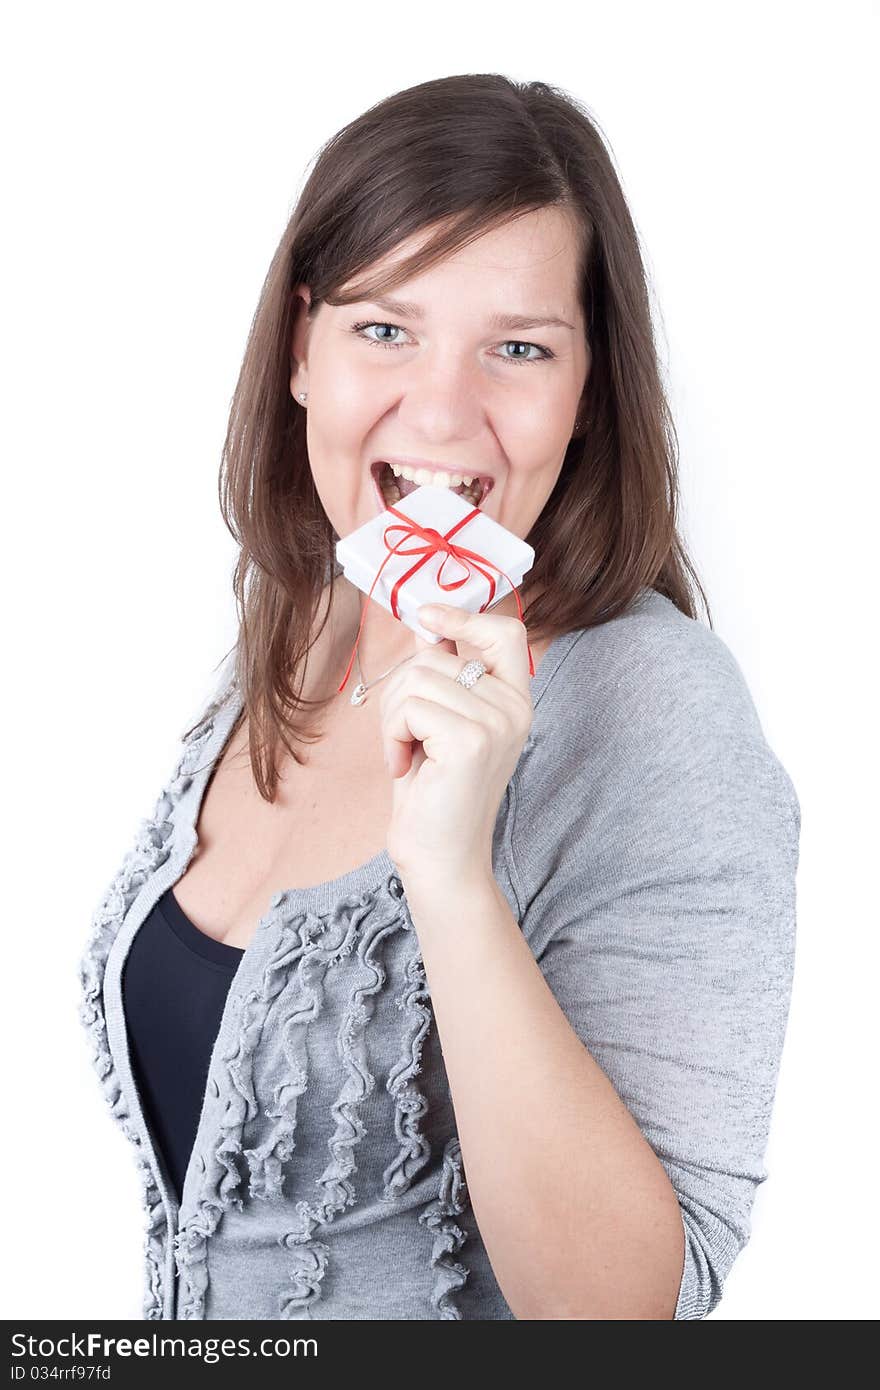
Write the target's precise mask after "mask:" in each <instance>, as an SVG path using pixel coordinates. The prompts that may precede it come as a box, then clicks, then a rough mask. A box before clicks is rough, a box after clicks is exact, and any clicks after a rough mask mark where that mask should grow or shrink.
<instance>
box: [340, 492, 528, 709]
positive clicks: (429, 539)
mask: <svg viewBox="0 0 880 1390" xmlns="http://www.w3.org/2000/svg"><path fill="white" fill-rule="evenodd" d="M385 510H386V511H389V512H391V513H392V515H393V516H397V517H400V520H401V521H402V522H403V525H402V526H386V527H385V530H384V531H383V532H382V540H383V542H384V545H385V549H386V550H387V551H388V554H387V555H386V556H385V559H384V560H383V561H382V563H381V565H380V566H379V568H378V570H377V571H376V577H375V579H374V580H373V582H372V584H371V585H370V592H369V593H368V594H367V604H368V603H369V600H370V599H371V598H372V597H373V590H374V589H375V587H376V585H377V583H378V582H379V576H380V575H381V573H382V571H383V569H384V568H385V566H386V565H387V564H388V561H389V560H390V559H391V557H392V555H421V557H422V558H421V559H420V560H418V561H417V562H416V563H415V564H414V565H413V566H412V568H411V569H409V570H407V572H406V574H402V575H401V576H400V578H399V579H398V580H397V582H396V584H395V585H394V588H393V589H392V590H391V612H392V613H393V614H394V616H395V618H397V619H398V621H400V611H399V608H398V603H397V595H398V593H399V591H400V590H401V588H402V587H403V585H404V584H405V583H406V582H407V580H408V579H411V578H412V576H413V575H414V574H415V573H416V571H417V570H420V569H421V567H422V565H426V564H427V563H428V561H429V560H430V559H431V557H432V556H433V555H436V554H437V553H438V552H439V551H441V550H443V551H445V552H446V554H445V555H444V557H443V561H442V563H441V565H440V568H439V570H438V571H437V583H438V584H439V585H440V588H441V589H446V590H447V591H449V590H450V589H460V588H461V586H462V584H466V583H467V582H468V580H469V579H470V577H471V567H470V565H469V564H468V560H471V561H473V563H474V565H475V566H476V568H477V569H478V570H479V571H480V573H481V574H482V575H483V577H484V579H485V580H486V582H487V584H488V585H489V597H488V598H487V599H486V602H485V603H484V604H483V605H482V607H481V608H480V609H479V610H478V611H479V612H480V613H482V612H484V610H485V609H486V608H488V607H489V604H490V603H491V602H492V600H493V598H494V597H495V580H494V579H493V578H492V575H491V574H489V573H488V571H487V570H485V569H483V566H484V565H491V566H492V568H493V569H494V570H497V571H498V573H499V574H503V575H504V578H505V579H506V580H507V582H508V584H510V587H511V589H512V590H513V596H514V598H515V599H516V606H517V610H518V612H519V620H520V622H522V613H523V611H522V604H521V603H520V598H519V593H518V592H517V587H516V585H515V584H512V583H511V580H510V576H509V575H508V574H505V572H504V570H503V569H501V567H500V566H499V565H496V564H495V562H494V560H490V559H488V558H487V557H486V556H485V555H481V554H480V552H479V551H478V550H467V549H466V548H465V547H464V546H460V545H453V544H452V543H451V541H450V537H451V536H454V535H455V533H456V531H460V530H461V528H462V527H463V526H466V525H467V524H468V522H469V521H471V520H472V519H473V518H474V517H475V516H479V515H480V509H479V507H474V509H473V511H470V512H468V514H467V516H463V517H462V518H461V520H460V521H456V523H455V525H454V526H450V528H449V530H448V531H447V532H446V533H445V535H441V534H440V532H439V531H435V530H434V527H433V526H420V525H419V523H418V522H417V521H414V520H413V518H412V517H411V516H407V515H406V513H405V512H399V511H398V510H397V508H396V507H394V506H393V505H392V504H391V503H389V504H388V506H387V507H386V509H385ZM392 531H402V532H403V535H402V536H401V538H400V540H399V541H398V542H397V544H396V545H394V546H392V545H391V543H390V542H389V540H388V536H389V535H390V533H391V532H392ZM417 537H421V539H422V541H423V542H424V544H423V545H418V544H417V545H415V546H413V548H412V549H410V550H403V549H402V548H401V547H402V546H403V545H404V543H405V541H407V540H408V539H410V538H413V539H415V538H417ZM450 555H451V556H454V557H455V559H456V560H458V561H459V562H460V563H461V564H462V565H463V566H464V569H465V571H466V573H465V574H464V576H463V577H462V578H461V579H454V580H453V581H452V582H451V583H449V584H444V582H443V566H444V565H445V564H446V561H447V559H448V558H449V556H450ZM366 616H367V605H364V606H363V611H362V613H361V621H360V625H359V627H358V630H357V636H356V637H355V640H354V647H353V648H352V652H351V656H350V657H349V659H348V666H347V667H346V671H345V676H344V677H343V681H342V684H341V685H340V687H339V690H337V692H336V693H337V694H339V692H340V691H342V690H344V689H345V686H346V682H347V681H348V678H349V676H350V675H351V668H352V664H353V662H354V658H355V654H356V652H357V649H358V643H359V642H360V640H361V629H362V628H363V626H364V621H365V619H366ZM527 645H528V647H529V675H530V676H533V675H534V674H535V663H534V661H533V659H532V648H531V646H530V645H529V644H527Z"/></svg>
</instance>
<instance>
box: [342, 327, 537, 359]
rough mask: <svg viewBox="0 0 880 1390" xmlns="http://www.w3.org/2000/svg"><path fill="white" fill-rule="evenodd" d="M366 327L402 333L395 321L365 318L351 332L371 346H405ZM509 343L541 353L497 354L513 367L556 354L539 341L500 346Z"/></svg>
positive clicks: (510, 341) (511, 341) (514, 340)
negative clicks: (374, 335)
mask: <svg viewBox="0 0 880 1390" xmlns="http://www.w3.org/2000/svg"><path fill="white" fill-rule="evenodd" d="M367 328H390V329H391V330H392V332H394V333H404V332H405V331H406V330H405V329H403V328H401V327H400V326H399V325H398V324H396V323H377V322H375V321H371V320H365V321H364V322H363V323H353V324H352V326H351V332H352V333H356V334H357V335H358V336H359V337H360V338H363V340H364V342H367V343H370V344H371V346H372V347H383V348H399V347H404V346H405V344H404V343H389V342H388V340H387V338H371V337H368V336H367V334H366V332H365V330H366V329H367ZM511 344H514V345H515V346H516V347H525V348H534V349H535V351H536V352H538V353H540V354H541V355H540V356H539V357H508V356H506V355H505V354H503V353H501V354H499V355H500V357H501V360H502V361H503V362H509V363H510V364H511V366H514V367H528V366H531V364H532V363H533V362H545V361H548V360H549V359H550V358H551V357H555V356H556V354H555V353H554V352H551V351H550V349H549V348H546V347H542V346H541V344H540V343H522V342H520V341H519V340H518V339H516V338H508V340H507V342H506V343H503V344H502V346H503V347H508V346H509V345H511Z"/></svg>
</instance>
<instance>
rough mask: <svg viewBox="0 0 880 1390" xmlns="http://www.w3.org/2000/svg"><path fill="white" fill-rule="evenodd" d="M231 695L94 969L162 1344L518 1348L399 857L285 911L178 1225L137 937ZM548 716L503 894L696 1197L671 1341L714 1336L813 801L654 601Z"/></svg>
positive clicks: (562, 662) (561, 653) (768, 1106)
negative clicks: (284, 1334) (425, 1331)
mask: <svg viewBox="0 0 880 1390" xmlns="http://www.w3.org/2000/svg"><path fill="white" fill-rule="evenodd" d="M230 669H231V665H230V663H228V664H227V668H226V672H225V674H226V676H227V679H224V680H222V681H221V686H220V689H219V690H218V691H217V692H215V698H214V699H213V700H212V702H211V703H210V705H209V706H208V707H207V709H206V710H205V711H204V713H203V717H202V718H201V721H200V723H199V726H198V728H197V729H196V730H195V732H194V733H193V734H192V736H191V737H190V738H189V739H188V740H187V741H185V743H184V746H183V748H182V750H181V756H180V758H179V761H178V763H177V766H176V767H175V769H174V771H173V773H172V775H171V777H170V779H169V781H168V783H167V785H166V786H165V787H164V789H163V790H162V792H161V795H160V796H159V798H158V801H157V802H156V805H155V808H154V810H153V813H152V815H151V816H150V817H149V819H147V820H145V821H143V822H142V823H141V828H140V831H139V833H138V835H137V839H136V843H135V845H134V847H133V849H132V850H131V851H130V852H129V853H128V855H127V856H126V858H125V861H124V863H123V864H122V867H121V868H120V870H119V872H118V873H117V875H116V876H115V878H114V879H113V882H112V884H111V886H110V888H109V890H108V892H107V894H106V895H105V897H104V899H103V901H102V903H101V905H100V907H99V908H98V910H97V912H96V915H95V918H94V922H93V926H92V932H91V936H90V939H89V941H88V944H87V947H86V950H85V954H84V955H83V958H82V962H81V966H80V982H81V990H82V1005H81V1017H82V1021H83V1023H84V1025H85V1027H86V1029H87V1030H88V1033H89V1036H90V1038H91V1041H92V1044H93V1052H94V1063H95V1066H96V1068H97V1071H98V1075H99V1076H100V1078H101V1081H102V1084H103V1088H104V1093H105V1095H106V1098H107V1101H108V1103H109V1104H110V1106H111V1108H112V1113H113V1115H114V1116H115V1118H116V1120H117V1121H118V1122H119V1123H120V1125H121V1126H122V1129H123V1131H124V1132H125V1134H126V1135H127V1137H128V1138H129V1139H130V1141H131V1143H132V1145H133V1151H134V1155H135V1157H136V1161H137V1163H138V1165H139V1168H140V1172H141V1175H142V1179H143V1188H144V1203H145V1209H146V1239H145V1256H146V1261H145V1264H146V1269H145V1275H146V1284H145V1297H144V1307H143V1315H144V1317H146V1318H155V1319H172V1318H210V1319H221V1318H239V1319H240V1318H257V1319H291V1320H313V1319H323V1318H328V1319H386V1318H387V1319H425V1318H450V1319H460V1318H481V1319H510V1318H512V1317H513V1314H512V1313H511V1311H510V1308H509V1307H508V1305H507V1303H506V1301H505V1299H504V1297H503V1295H502V1293H501V1290H500V1288H499V1286H498V1283H497V1281H496V1279H495V1277H494V1274H493V1271H492V1267H491V1265H490V1263H489V1259H488V1257H487V1252H486V1249H485V1246H484V1244H483V1242H482V1239H481V1236H480V1232H479V1228H478V1227H477V1224H476V1221H475V1219H474V1215H473V1210H472V1208H471V1205H470V1202H469V1200H468V1192H467V1182H466V1173H465V1168H464V1164H463V1156H462V1151H461V1148H460V1146H459V1142H458V1137H457V1135H456V1132H455V1115H454V1111H453V1106H452V1099H451V1096H450V1092H449V1086H448V1081H447V1078H446V1073H445V1069H444V1065H443V1056H442V1052H441V1050H440V1047H439V1043H438V1038H437V1031H436V1028H435V1027H434V1025H433V1016H432V1011H431V1004H430V990H429V985H428V981H427V980H426V978H425V972H424V968H423V964H422V960H421V957H420V955H419V951H418V940H417V937H416V934H415V931H414V928H413V925H412V921H411V919H410V916H409V913H408V910H407V902H406V896H405V892H404V887H403V884H402V882H401V879H400V877H399V876H398V873H397V871H396V867H395V865H394V863H393V862H392V860H391V859H390V858H389V856H388V854H387V853H386V852H384V851H383V852H382V853H380V854H378V855H377V856H376V857H375V858H373V859H372V860H370V861H369V862H368V863H366V864H363V865H360V866H359V867H357V868H355V869H353V870H351V871H350V872H349V873H346V874H343V875H341V876H340V877H339V878H336V879H333V880H332V881H331V882H328V883H321V884H316V885H314V886H312V887H308V888H292V889H289V890H288V891H286V892H282V893H278V894H276V895H275V896H274V897H273V898H272V900H271V902H269V903H268V904H267V911H266V914H265V916H264V917H263V918H262V920H261V921H260V923H259V925H258V927H257V929H256V932H255V935H254V937H253V939H252V941H251V943H250V945H249V946H248V948H247V950H246V951H245V952H244V954H243V956H242V959H241V962H240V964H239V966H238V969H237V971H236V974H235V977H234V979H233V981H232V985H231V988H230V991H229V995H228V998H227V1001H226V1006H225V1009H224V1012H223V1017H222V1022H221V1025H220V1030H219V1033H218V1036H217V1039H216V1042H215V1045H214V1048H213V1052H212V1056H211V1062H210V1069H209V1073H208V1082H207V1087H206V1092H205V1096H204V1101H203V1105H202V1110H201V1115H200V1120H199V1125H198V1131H197V1135H196V1140H195V1144H194V1147H193V1150H192V1155H191V1158H190V1162H189V1167H188V1169H187V1174H186V1181H185V1185H184V1189H183V1193H182V1201H181V1204H180V1208H179V1209H178V1206H177V1203H176V1201H175V1198H174V1196H173V1193H172V1190H171V1188H170V1186H169V1181H168V1175H167V1172H166V1170H165V1167H164V1163H163V1160H162V1157H161V1155H160V1154H159V1152H158V1151H157V1148H156V1146H155V1145H154V1142H153V1138H152V1136H151V1134H150V1131H149V1129H148V1127H147V1125H146V1124H145V1121H144V1114H143V1110H142V1108H141V1105H140V1101H139V1097H138V1093H137V1089H136V1086H135V1083H134V1081H133V1077H132V1067H131V1059H130V1056H129V1050H128V1045H127V1035H126V1027H125V1019H124V1013H123V1006H122V995H121V988H120V982H121V974H122V967H123V964H124V961H125V957H126V953H127V951H128V949H129V946H130V945H131V942H132V939H133V937H134V936H135V933H136V932H137V931H138V929H139V927H140V926H141V924H142V923H143V922H144V919H145V918H146V916H147V914H148V913H149V912H150V910H151V909H152V907H153V905H154V903H155V902H156V901H157V899H158V898H159V897H160V896H161V894H162V893H164V892H165V890H166V889H167V888H169V887H170V886H171V885H173V884H174V883H175V882H176V881H177V880H178V879H179V878H180V876H181V875H182V874H183V872H184V869H185V868H186V866H187V864H188V863H189V861H190V859H191V858H192V856H193V854H194V852H195V849H196V844H197V835H196V830H195V826H196V823H197V819H198V812H199V807H200V804H201V801H202V798H203V796H204V792H205V788H206V785H207V781H208V777H209V775H210V772H211V769H212V768H213V766H214V765H215V763H216V762H217V760H218V758H219V756H220V753H221V752H222V750H223V747H224V745H225V743H226V741H227V739H228V736H229V734H230V731H231V728H232V724H233V721H234V719H235V716H236V714H237V712H238V710H239V708H240V704H241V696H240V693H239V691H238V689H237V686H236V684H235V681H234V678H233V679H232V680H231V681H230V680H229V679H228V676H229V671H230ZM531 689H532V700H533V705H534V718H533V723H532V728H531V730H530V733H529V737H528V740H527V742H526V745H525V747H524V749H523V752H522V754H521V757H520V760H519V763H518V765H517V767H516V770H515V772H514V775H513V777H512V779H511V781H510V783H509V785H508V787H507V791H506V794H505V798H504V801H503V802H502V805H501V807H500V809H499V814H498V818H497V822H496V828H495V839H494V846H493V859H494V870H495V875H496V878H497V880H498V883H499V884H500V886H501V888H502V891H503V893H504V895H505V897H506V898H507V901H508V902H509V904H510V907H511V910H512V912H513V913H514V915H515V917H516V919H517V921H518V922H519V923H520V926H521V929H522V931H523V933H524V934H525V936H526V939H527V940H528V942H529V945H530V947H531V950H532V953H533V955H534V957H535V959H536V961H537V962H538V964H539V966H540V968H541V970H542V972H543V974H544V975H545V977H546V979H547V981H548V983H549V985H550V988H551V989H552V991H553V993H554V995H555V997H556V999H557V1000H558V1002H559V1004H560V1007H561V1008H562V1009H563V1011H564V1012H565V1014H566V1017H567V1018H568V1020H569V1021H570V1023H571V1025H572V1027H573V1028H574V1030H575V1031H576V1032H577V1034H578V1036H579V1037H580V1038H581V1040H582V1041H583V1043H584V1045H585V1046H586V1047H587V1048H588V1049H589V1052H590V1054H591V1055H592V1057H593V1058H594V1059H595V1061H596V1062H597V1063H598V1064H599V1065H600V1066H601V1067H602V1069H603V1071H604V1072H605V1073H606V1075H607V1076H608V1077H609V1078H610V1080H611V1082H612V1084H613V1085H614V1087H615V1089H616V1090H617V1092H618V1094H619V1095H620V1097H621V1099H622V1100H623V1102H624V1103H625V1105H626V1106H627V1107H628V1109H629V1110H630V1112H631V1114H632V1115H633V1117H634V1118H635V1120H636V1122H637V1123H638V1125H639V1126H640V1128H641V1130H642V1132H643V1133H644V1135H645V1137H646V1138H647V1140H648V1142H649V1143H650V1144H651V1146H652V1147H653V1149H654V1151H655V1153H656V1154H657V1157H658V1159H659V1160H660V1162H661V1163H662V1165H663V1167H664V1169H665V1170H666V1172H667V1174H668V1176H669V1178H670V1181H671V1183H672V1184H673V1186H674V1188H675V1190H676V1192H677V1193H678V1197H679V1204H680V1208H681V1216H682V1222H683V1226H684V1232H685V1238H686V1239H685V1245H686V1255H685V1261H684V1269H683V1273H682V1280H681V1288H680V1293H679V1297H678V1306H677V1308H676V1313H675V1316H676V1318H689V1319H697V1318H703V1317H705V1316H706V1314H707V1313H709V1312H711V1310H712V1309H713V1308H714V1307H715V1306H716V1305H717V1303H718V1302H719V1300H720V1298H721V1295H722V1290H723V1282H724V1280H725V1278H726V1276H727V1274H728V1271H729V1270H730V1268H731V1265H732V1264H733V1261H734V1260H735V1258H736V1256H737V1254H738V1253H739V1251H740V1250H741V1249H742V1247H743V1246H744V1245H745V1243H746V1241H747V1240H748V1238H749V1233H750V1214H751V1208H752V1204H753V1200H754V1196H755V1191H756V1189H757V1187H758V1185H759V1184H760V1183H762V1182H764V1180H765V1179H766V1178H767V1176H768V1174H767V1172H766V1170H765V1169H764V1166H763V1159H764V1154H765V1149H766V1144H767V1138H768V1131H769V1125H770V1118H771V1110H772V1105H773V1098H774V1091H775V1086H776V1079H777V1073H778V1067H779V1062H780V1056H781V1051H782V1046H783V1040H784V1036H785V1030H786V1023H787V1016H788V1008H789V999H790V991H791V982H792V971H793V964H794V949H795V877H796V870H797V862H798V842H799V832H800V808H799V803H798V799H797V796H796V794H795V789H794V787H793V785H792V782H791V779H790V778H789V776H788V774H787V772H786V771H785V769H784V768H783V767H782V765H781V763H780V762H779V760H778V758H777V757H776V756H775V754H774V753H773V752H772V751H771V749H770V747H769V746H768V744H767V742H766V740H765V737H764V735H763V732H762V729H761V725H760V723H759V720H758V716H757V714H756V711H755V708H754V705H753V703H752V700H751V697H750V695H749V692H748V689H747V687H746V684H745V681H744V679H743V676H742V673H741V671H740V668H739V666H738V665H737V662H736V660H735V659H734V657H733V655H732V654H731V652H730V651H729V649H728V648H727V646H726V645H725V643H724V642H723V641H722V640H721V638H719V637H718V636H717V634H715V633H713V632H712V631H711V629H709V628H708V627H707V626H705V625H704V624H703V623H701V622H696V621H694V620H692V619H689V618H686V617H685V616H684V615H683V614H682V613H681V612H680V611H679V610H678V609H677V608H676V607H675V606H674V605H673V604H672V603H671V602H670V601H669V600H667V599H666V598H664V597H663V596H661V595H659V594H657V593H655V592H654V591H652V590H646V591H643V592H642V594H640V595H639V598H638V600H637V602H636V603H635V605H634V606H633V607H632V608H631V610H630V611H629V612H628V613H627V614H626V615H625V616H623V617H620V618H617V619H615V620H614V621H611V622H607V623H604V624H602V625H601V626H599V627H597V628H591V629H578V630H576V631H574V632H569V633H566V634H565V635H563V636H561V637H559V638H557V639H556V640H555V641H554V642H553V643H552V645H551V646H550V648H549V649H548V651H547V653H546V655H545V657H544V659H543V661H542V662H541V663H540V666H539V668H538V671H537V672H536V675H535V676H534V677H533V679H532V687H531ZM157 1006H159V1007H160V1006H161V1001H157ZM524 1022H525V1021H524ZM548 1084H549V1085H552V1077H548ZM547 1177H548V1181H552V1180H553V1175H552V1174H548V1175H547ZM511 1219H515V1216H512V1218H511Z"/></svg>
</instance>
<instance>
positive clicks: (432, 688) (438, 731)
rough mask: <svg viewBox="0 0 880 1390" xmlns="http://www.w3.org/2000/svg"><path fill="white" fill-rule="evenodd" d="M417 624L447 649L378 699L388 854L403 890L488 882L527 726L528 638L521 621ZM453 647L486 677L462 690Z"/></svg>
mask: <svg viewBox="0 0 880 1390" xmlns="http://www.w3.org/2000/svg"><path fill="white" fill-rule="evenodd" d="M429 607H430V609H434V608H437V609H438V621H436V622H432V621H430V618H429V613H428V608H421V609H420V610H419V621H420V622H423V623H424V626H425V627H429V628H431V630H432V631H434V632H438V633H439V632H442V633H443V634H444V635H446V640H445V641H443V642H438V643H437V644H436V645H432V644H431V643H427V642H426V643H425V644H424V650H423V651H420V652H419V653H418V655H417V656H415V657H413V659H412V660H411V661H409V662H407V663H406V665H405V666H402V667H401V668H400V670H399V671H398V672H397V673H396V675H394V676H393V677H392V678H391V679H390V681H389V683H388V685H387V686H386V688H385V691H384V692H383V695H382V702H381V703H382V740H383V743H384V746H385V761H386V764H387V766H388V768H389V771H390V772H391V775H392V777H393V778H394V788H393V803H392V816H391V821H390V824H389V828H388V842H387V849H388V853H389V854H390V856H391V858H392V859H393V860H394V861H395V863H396V864H397V865H398V867H399V868H400V870H401V873H402V874H403V875H404V877H405V878H407V879H408V880H412V879H418V880H419V881H421V882H428V883H437V884H442V883H444V882H448V876H449V875H455V876H456V878H457V879H459V880H465V881H476V880H480V879H482V880H485V879H486V877H487V876H488V877H489V878H490V879H491V878H492V838H493V833H494V829H495V821H496V819H497V816H498V808H499V806H500V804H501V798H502V797H503V795H504V792H505V789H506V787H507V784H508V782H509V781H510V778H511V777H512V775H513V772H514V769H515V768H516V765H517V763H518V761H519V757H520V754H521V752H522V748H523V744H524V743H525V740H526V737H527V735H528V732H529V729H530V728H531V724H532V698H531V692H530V689H529V658H528V646H527V637H526V629H525V627H524V626H523V624H522V622H521V621H520V620H519V618H511V617H504V616H502V615H501V614H497V613H469V612H467V611H465V610H464V609H460V608H454V607H448V606H444V605H434V604H431V605H429ZM456 640H457V641H459V642H461V643H466V644H467V645H468V646H470V647H472V648H476V649H477V650H478V651H479V655H480V659H481V660H482V662H483V664H484V666H485V667H486V674H485V675H484V676H481V677H480V679H479V680H478V681H477V683H476V684H475V685H474V686H472V687H471V689H466V688H465V687H464V686H462V685H459V684H458V683H457V682H456V679H455V678H456V676H457V675H458V673H459V671H461V670H462V668H463V666H464V661H463V659H462V657H461V656H459V655H458V653H457V651H456Z"/></svg>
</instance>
